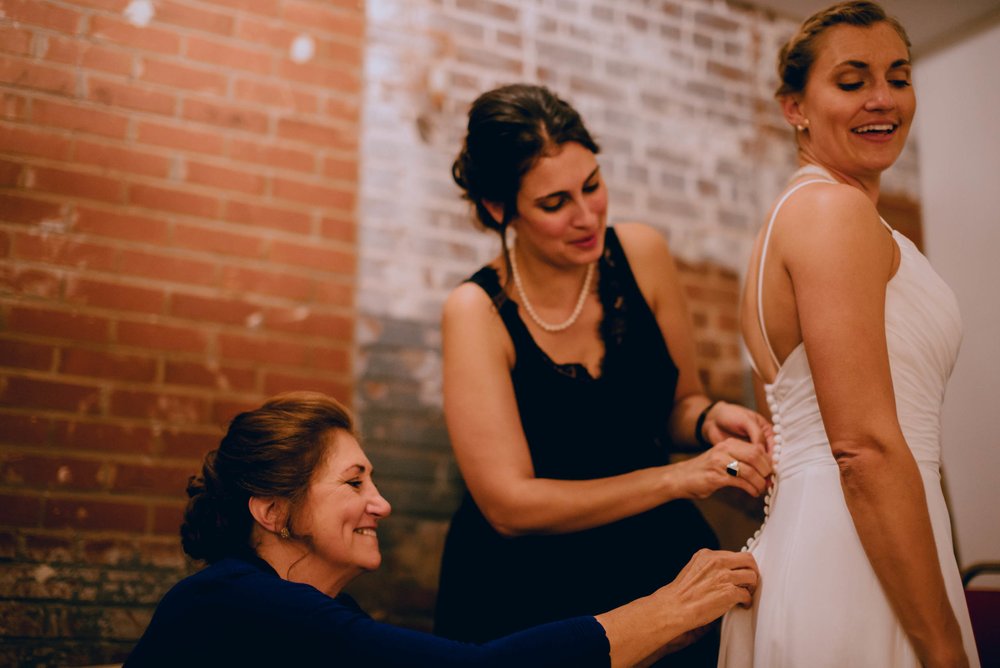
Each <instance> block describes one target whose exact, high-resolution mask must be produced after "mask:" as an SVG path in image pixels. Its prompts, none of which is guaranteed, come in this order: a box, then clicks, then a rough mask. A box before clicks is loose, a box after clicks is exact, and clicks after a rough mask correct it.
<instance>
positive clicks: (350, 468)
mask: <svg viewBox="0 0 1000 668" xmlns="http://www.w3.org/2000/svg"><path fill="white" fill-rule="evenodd" d="M366 470H367V469H366V468H365V467H364V466H363V465H361V464H351V465H350V466H348V467H347V468H346V469H344V474H345V475H346V474H348V473H353V472H354V471H357V472H358V473H364V472H365V471H366Z"/></svg>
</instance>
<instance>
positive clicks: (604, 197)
mask: <svg viewBox="0 0 1000 668" xmlns="http://www.w3.org/2000/svg"><path fill="white" fill-rule="evenodd" d="M590 209H591V211H593V212H595V213H604V212H605V211H607V210H608V189H607V188H601V189H600V191H598V192H596V193H594V195H593V197H592V198H591V200H590Z"/></svg>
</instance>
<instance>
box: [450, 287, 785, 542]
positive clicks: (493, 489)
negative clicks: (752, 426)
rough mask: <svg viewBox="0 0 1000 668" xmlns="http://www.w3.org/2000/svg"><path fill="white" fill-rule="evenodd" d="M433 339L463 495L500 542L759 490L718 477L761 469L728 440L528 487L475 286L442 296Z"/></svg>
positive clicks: (526, 466)
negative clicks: (437, 335) (660, 460)
mask: <svg viewBox="0 0 1000 668" xmlns="http://www.w3.org/2000/svg"><path fill="white" fill-rule="evenodd" d="M442 336H443V351H444V409H445V420H446V422H447V426H448V433H449V436H450V438H451V443H452V448H453V449H454V452H455V457H456V460H457V462H458V465H459V468H460V469H461V471H462V475H463V478H464V479H465V483H466V485H467V486H468V489H469V491H470V492H471V494H472V496H473V497H474V498H475V500H476V503H477V504H478V505H479V507H480V508H481V509H482V511H483V513H484V514H485V516H486V518H487V520H488V521H489V522H490V523H491V524H492V525H493V527H494V528H495V529H496V530H497V531H499V532H500V533H502V534H505V535H520V534H527V533H563V532H571V531H579V530H583V529H587V528H592V527H595V526H601V525H604V524H607V523H610V522H614V521H617V520H620V519H623V518H626V517H630V516H632V515H636V514H638V513H641V512H645V511H647V510H650V509H652V508H655V507H656V506H658V505H660V504H663V503H665V502H667V501H670V500H672V499H677V498H692V497H703V496H707V495H708V494H710V493H712V492H714V491H715V490H717V489H719V488H720V487H722V486H736V487H740V488H741V489H744V490H745V491H747V492H748V493H750V494H759V493H761V492H762V491H763V489H764V481H763V476H758V477H759V480H757V479H753V480H748V479H747V478H746V477H743V476H741V477H739V478H734V477H732V476H728V475H726V473H725V465H726V463H728V461H730V460H731V459H733V458H739V459H740V460H741V461H748V462H754V463H753V465H752V466H751V467H748V468H754V467H760V468H762V469H765V470H769V468H768V467H769V466H770V462H769V461H768V460H767V458H766V457H765V456H763V455H762V454H760V453H758V450H760V448H758V447H756V446H753V445H751V444H749V443H743V442H738V441H735V440H732V439H731V440H730V441H726V442H725V443H722V444H720V445H718V446H716V448H713V450H710V451H709V452H707V453H705V454H704V455H701V456H699V457H696V458H694V459H691V460H688V461H686V462H682V463H680V464H673V465H669V466H659V467H652V468H647V469H641V470H637V471H632V472H630V473H626V474H623V475H617V476H612V477H606V478H600V479H595V480H556V479H551V478H538V477H536V476H535V472H534V467H533V466H532V462H531V456H530V452H529V449H528V443H527V441H526V438H525V435H524V431H523V429H522V427H521V419H520V414H519V411H518V407H517V400H516V397H515V394H514V387H513V384H512V382H511V378H510V369H511V365H512V363H513V355H514V352H513V344H512V343H511V341H510V338H509V336H508V334H507V331H506V329H505V328H504V326H503V323H502V321H501V319H500V317H499V315H498V314H497V313H496V311H495V309H494V308H493V305H492V303H491V301H490V300H489V298H488V297H487V296H486V294H485V293H484V292H483V291H482V290H481V289H480V288H479V287H478V286H475V285H473V284H465V285H462V286H460V287H458V288H457V289H456V290H455V291H454V292H453V293H452V295H451V296H450V297H449V299H448V301H447V302H446V304H445V309H444V317H443V321H442ZM706 401H707V400H706ZM692 429H693V427H692ZM609 447H614V444H609Z"/></svg>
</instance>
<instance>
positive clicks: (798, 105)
mask: <svg viewBox="0 0 1000 668" xmlns="http://www.w3.org/2000/svg"><path fill="white" fill-rule="evenodd" d="M780 103H781V113H782V114H784V116H785V120H786V121H788V122H789V124H790V125H791V126H792V127H795V128H797V127H799V126H800V125H801V126H805V127H809V118H808V117H807V116H806V112H805V109H803V108H802V96H801V95H797V94H794V93H791V94H788V95H782V96H781V99H780Z"/></svg>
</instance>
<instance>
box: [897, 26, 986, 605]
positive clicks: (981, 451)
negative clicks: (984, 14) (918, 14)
mask: <svg viewBox="0 0 1000 668" xmlns="http://www.w3.org/2000/svg"><path fill="white" fill-rule="evenodd" d="M998 63H1000V21H996V20H994V21H992V22H990V24H988V25H986V26H983V27H982V28H980V29H979V31H978V32H976V33H975V34H971V35H968V36H964V37H963V39H961V40H959V41H957V42H956V43H954V44H952V45H950V46H947V47H944V48H941V49H939V50H937V51H935V52H933V53H931V54H928V55H927V56H925V57H923V58H919V59H918V60H917V61H916V65H915V73H914V78H915V83H916V90H917V101H918V102H917V120H916V130H917V138H918V140H919V151H920V179H921V190H922V199H923V206H924V232H925V239H926V249H927V255H928V257H929V258H930V261H931V263H932V264H933V265H934V267H935V268H936V269H937V270H938V272H939V273H940V274H941V275H942V276H943V277H944V279H945V280H946V281H947V282H948V283H949V284H950V285H951V287H952V289H953V290H954V291H955V293H956V295H957V296H958V300H959V304H960V306H961V309H962V319H963V322H964V328H965V338H964V340H963V342H962V351H961V354H960V356H959V360H958V364H957V366H956V368H955V372H954V374H953V375H952V379H951V383H950V384H949V386H948V395H947V399H946V401H945V412H944V476H945V484H946V488H947V491H948V493H949V495H950V498H951V509H952V516H953V518H954V521H955V525H956V535H957V538H958V549H959V559H960V562H961V563H960V566H962V567H965V566H968V565H969V564H971V563H973V562H977V561H1000V424H998V417H1000V404H998V397H1000V128H998V123H1000V75H998V74H997V64H998ZM979 582H980V581H979V580H977V581H976V583H977V584H978V583H979ZM983 582H984V583H985V582H989V583H990V584H991V585H996V584H997V583H1000V578H990V579H989V580H984V581H983Z"/></svg>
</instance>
